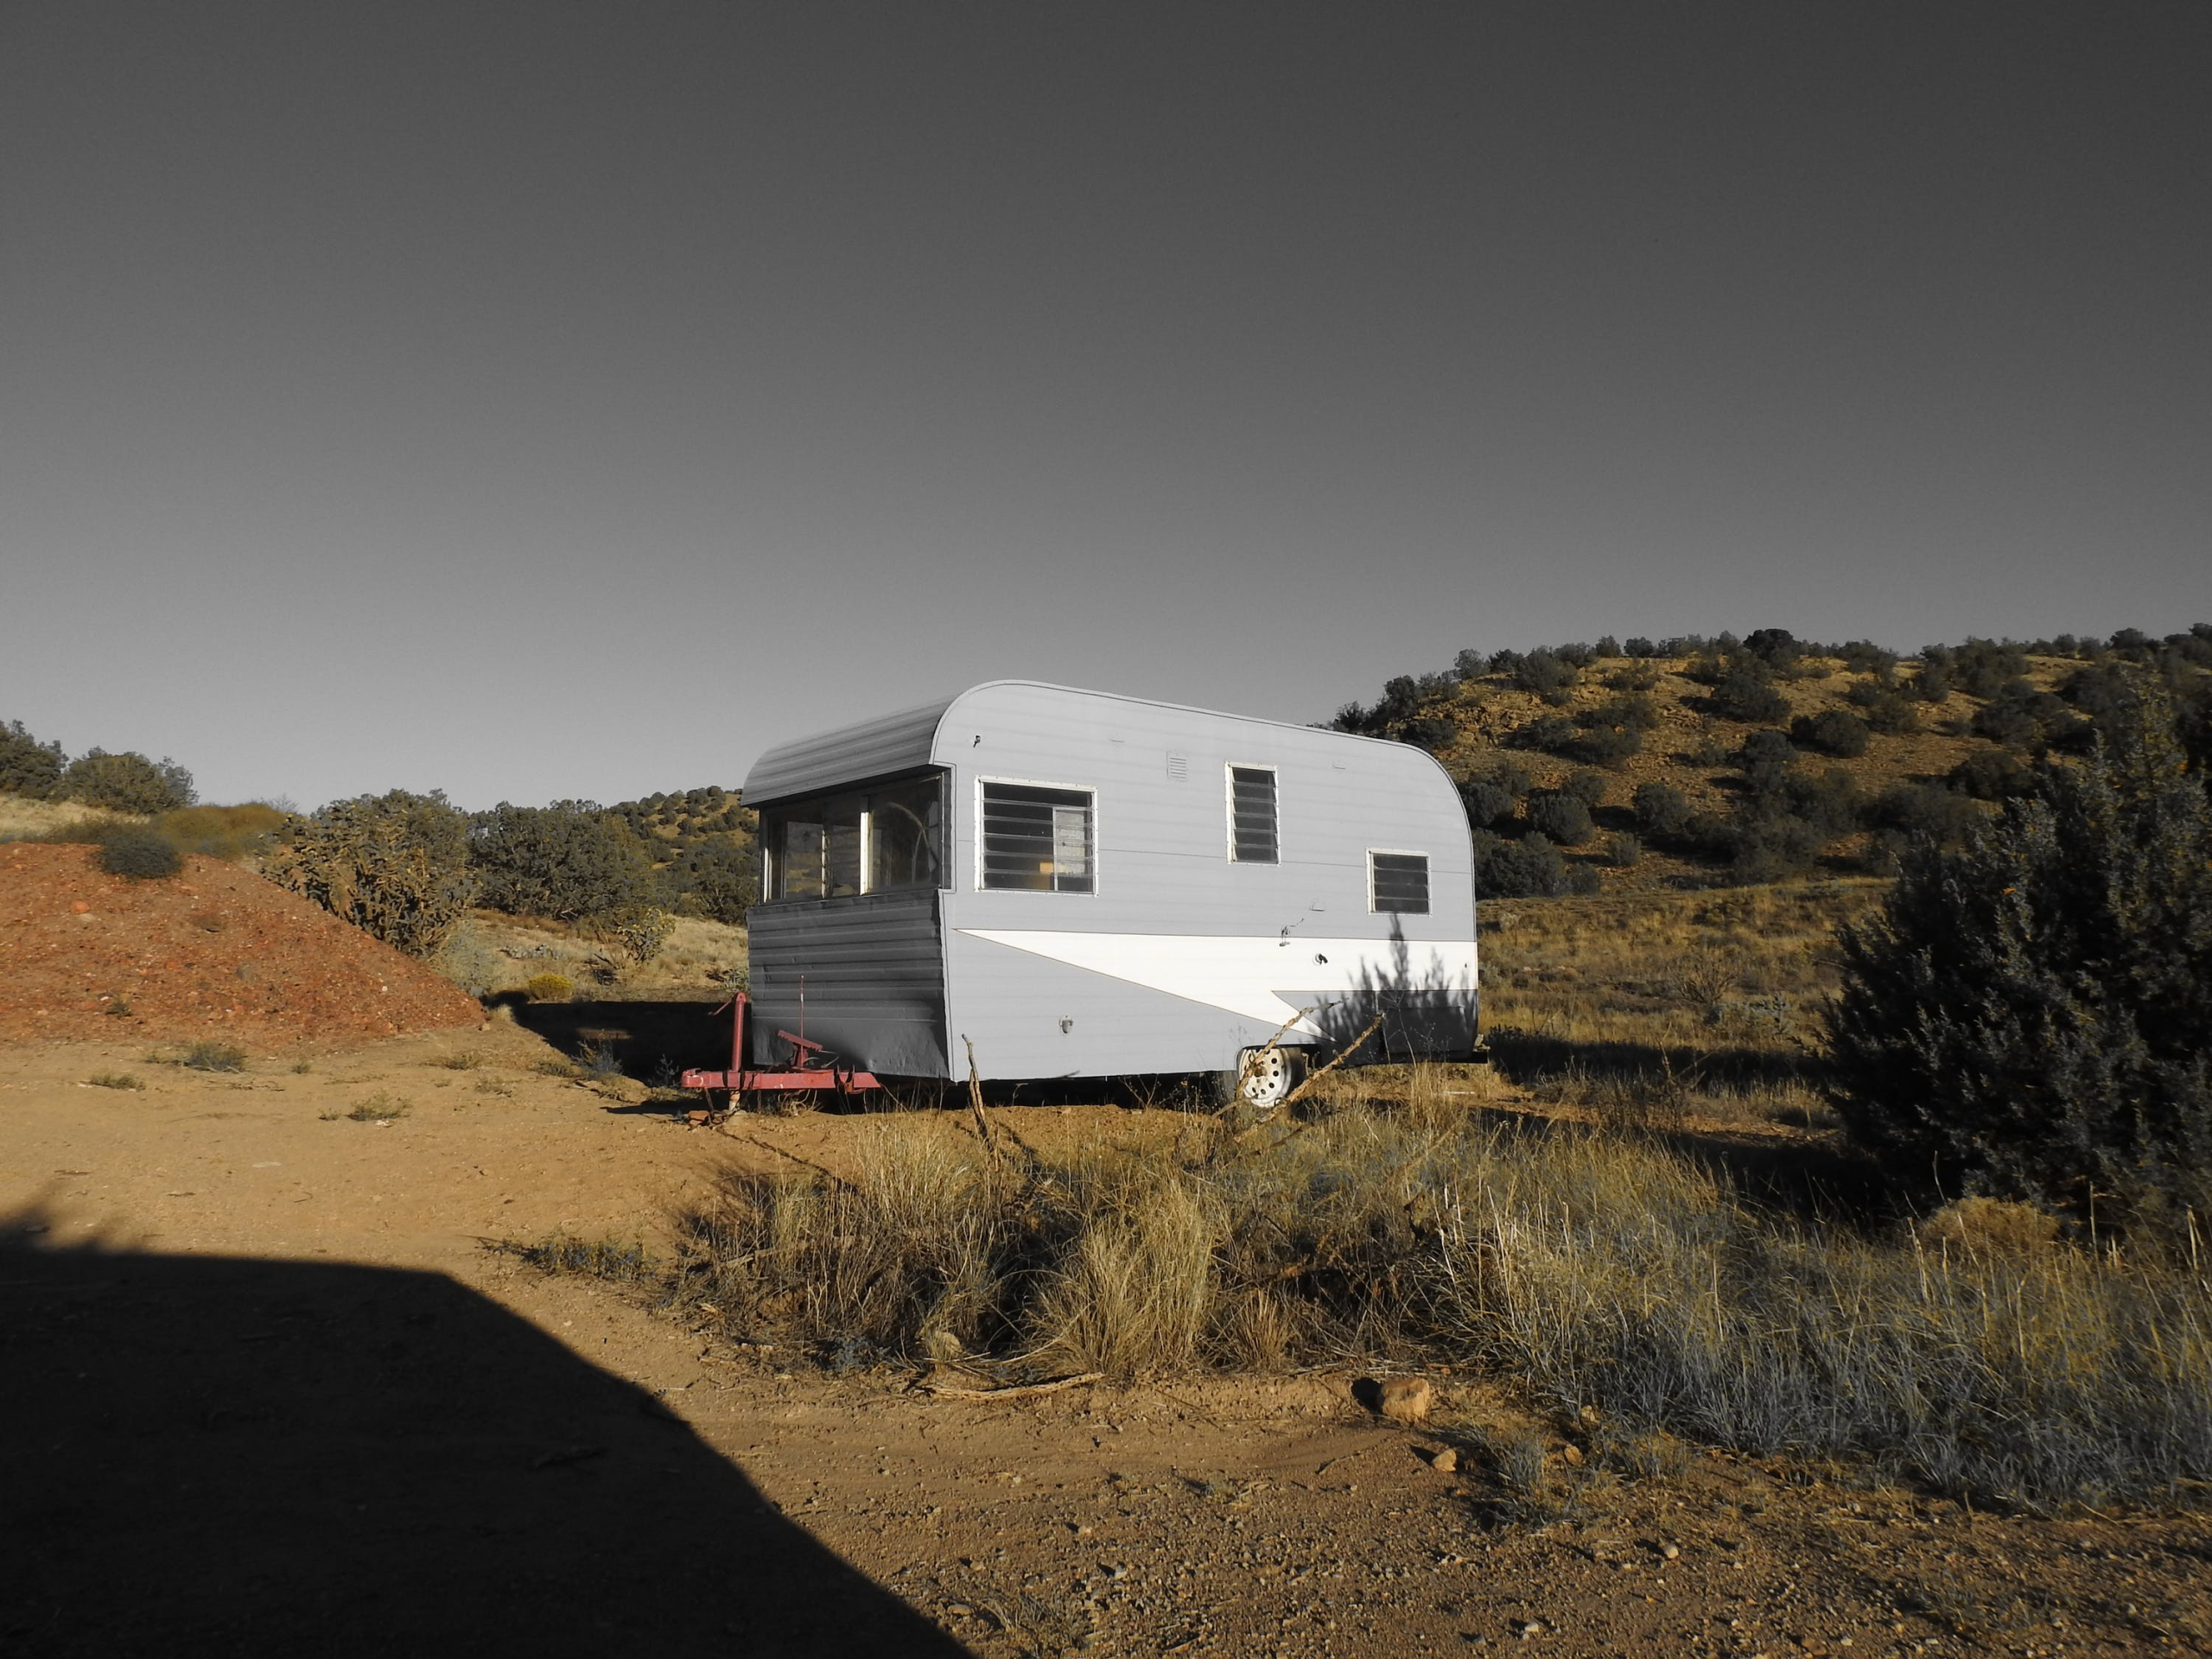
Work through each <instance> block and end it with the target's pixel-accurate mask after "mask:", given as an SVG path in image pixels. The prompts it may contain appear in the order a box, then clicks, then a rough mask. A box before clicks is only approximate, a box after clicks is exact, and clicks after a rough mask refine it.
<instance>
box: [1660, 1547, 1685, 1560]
mask: <svg viewBox="0 0 2212 1659" xmlns="http://www.w3.org/2000/svg"><path fill="white" fill-rule="evenodd" d="M1659 1553H1660V1554H1662V1555H1664V1556H1665V1557H1666V1558H1667V1559H1668V1560H1670V1561H1671V1560H1674V1559H1675V1557H1676V1556H1678V1555H1680V1554H1681V1553H1682V1547H1681V1545H1680V1544H1669V1545H1668V1546H1667V1547H1666V1548H1664V1549H1662V1550H1661V1551H1660V1552H1659Z"/></svg>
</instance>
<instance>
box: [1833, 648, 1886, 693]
mask: <svg viewBox="0 0 2212 1659" xmlns="http://www.w3.org/2000/svg"><path fill="white" fill-rule="evenodd" d="M1835 654H1836V655H1837V656H1838V657H1839V658H1841V659H1842V662H1843V665H1844V667H1845V668H1846V669H1847V670H1849V671H1851V672H1852V673H1853V674H1872V676H1873V677H1874V680H1875V683H1877V684H1879V685H1885V686H1886V685H1888V684H1890V683H1891V682H1892V681H1893V680H1894V679H1895V678H1896V677H1897V652H1894V651H1885V650H1883V649H1882V647H1881V646H1879V645H1876V644H1874V642H1873V641H1872V640H1871V639H1853V640H1849V641H1847V642H1846V643H1845V644H1843V645H1839V646H1837V647H1836V652H1835Z"/></svg>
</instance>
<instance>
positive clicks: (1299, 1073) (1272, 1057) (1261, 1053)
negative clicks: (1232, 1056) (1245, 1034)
mask: <svg viewBox="0 0 2212 1659" xmlns="http://www.w3.org/2000/svg"><path fill="white" fill-rule="evenodd" d="M1305 1075H1306V1056H1305V1054H1304V1053H1303V1052H1301V1051H1300V1050H1298V1049H1295V1048H1248V1049H1245V1050H1243V1052H1240V1053H1239V1054H1238V1055H1237V1057H1236V1066H1235V1067H1234V1068H1233V1069H1232V1070H1230V1071H1224V1072H1221V1073H1220V1074H1219V1075H1218V1080H1217V1083H1216V1084H1215V1094H1216V1095H1217V1097H1218V1098H1219V1100H1220V1102H1221V1103H1222V1104H1223V1105H1224V1106H1233V1105H1236V1104H1237V1103H1239V1102H1240V1101H1241V1102H1242V1103H1243V1104H1245V1105H1247V1106H1256V1107H1258V1108H1259V1109H1261V1110H1262V1111H1266V1110H1269V1109H1273V1108H1274V1107H1277V1106H1280V1105H1281V1104H1282V1103H1283V1102H1284V1101H1285V1100H1286V1099H1287V1098H1288V1096H1289V1095H1290V1091H1291V1090H1294V1089H1295V1088H1297V1087H1298V1085H1299V1083H1300V1080H1302V1079H1303V1078H1304V1077H1305Z"/></svg>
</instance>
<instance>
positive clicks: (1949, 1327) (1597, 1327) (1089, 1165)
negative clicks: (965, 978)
mask: <svg viewBox="0 0 2212 1659" xmlns="http://www.w3.org/2000/svg"><path fill="white" fill-rule="evenodd" d="M1877 899H1878V887H1876V886H1874V884H1871V883H1823V884H1817V885H1815V886H1811V887H1801V888H1774V889H1749V890H1741V891H1737V892H1732V893H1646V894H1641V895H1635V896H1631V897H1618V898H1599V899H1579V900H1578V899H1561V900H1553V901H1535V900H1516V901H1512V902H1510V903H1506V904H1500V905H1497V906H1485V907H1484V921H1485V924H1486V925H1487V933H1486V938H1485V974H1486V979H1485V1000H1486V1007H1485V1012H1486V1014H1489V1015H1490V1017H1491V1021H1492V1024H1491V1042H1492V1044H1493V1046H1495V1047H1496V1048H1497V1052H1498V1056H1499V1063H1498V1064H1497V1065H1496V1066H1494V1067H1490V1068H1484V1067H1471V1066H1436V1065H1418V1066H1411V1067H1381V1068H1372V1069H1369V1070H1364V1071H1338V1072H1332V1073H1330V1074H1328V1075H1327V1076H1325V1077H1319V1078H1317V1079H1316V1080H1315V1081H1314V1083H1313V1086H1312V1088H1311V1090H1310V1091H1309V1093H1308V1095H1307V1096H1306V1099H1305V1100H1304V1101H1302V1102H1301V1103H1300V1108H1299V1109H1296V1110H1294V1111H1290V1112H1278V1113H1275V1114H1274V1115H1272V1116H1267V1115H1256V1114H1255V1113H1253V1112H1252V1111H1251V1109H1249V1108H1244V1107H1236V1108H1232V1109H1227V1110H1224V1111H1223V1112H1221V1113H1219V1114H1214V1115H1198V1114H1193V1115H1189V1116H1177V1117H1175V1118H1173V1120H1172V1124H1173V1127H1172V1128H1171V1130H1170V1131H1169V1132H1168V1133H1166V1134H1165V1135H1163V1134H1161V1133H1160V1120H1159V1118H1158V1117H1157V1116H1154V1115H1152V1114H1146V1115H1144V1116H1142V1117H1140V1118H1137V1119H1135V1120H1134V1122H1135V1124H1138V1125H1141V1126H1143V1127H1142V1128H1131V1129H1130V1130H1129V1131H1128V1132H1127V1133H1126V1134H1124V1135H1115V1136H1108V1137H1103V1138H1097V1139H1093V1140H1091V1141H1083V1142H1078V1143H1076V1144H1073V1145H1071V1146H1070V1147H1065V1148H1063V1149H1059V1150H1055V1151H1053V1152H1052V1153H1050V1154H1042V1153H1039V1152H1034V1151H1033V1150H1031V1148H1029V1147H1027V1145H1025V1144H1024V1143H1023V1142H1022V1141H1020V1139H1019V1138H1017V1137H1015V1136H1014V1133H1013V1131H1014V1126H1015V1124H1016V1123H1017V1122H1018V1121H1019V1120H1018V1115H1016V1114H1014V1113H993V1114H990V1115H989V1116H991V1117H992V1118H993V1119H994V1120H995V1126H994V1128H993V1130H992V1143H991V1144H990V1145H986V1144H985V1143H984V1142H983V1141H980V1140H979V1139H977V1138H976V1135H975V1133H974V1132H973V1131H972V1129H971V1128H969V1127H968V1125H967V1124H966V1122H965V1121H964V1119H963V1118H961V1117H959V1116H956V1115H953V1114H947V1113H920V1112H918V1113H914V1114H911V1115H905V1116H887V1117H881V1118H875V1119H871V1120H869V1121H868V1122H862V1123H859V1124H856V1125H855V1134H856V1135H857V1136H858V1140H859V1144H858V1147H857V1156H856V1158H855V1161H854V1163H853V1165H852V1166H851V1171H852V1173H850V1174H849V1175H838V1174H834V1173H830V1172H829V1171H827V1170H824V1169H820V1168H817V1167H814V1166H803V1167H793V1168H791V1169H789V1170H787V1171H786V1172H785V1173H782V1174H780V1175H776V1176H747V1177H741V1178H737V1179H733V1180H732V1181H731V1182H730V1184H729V1185H728V1186H727V1188H726V1189H725V1190H724V1191H723V1192H721V1194H720V1195H719V1197H718V1198H716V1200H715V1202H713V1203H711V1204H709V1205H704V1206H702V1207H701V1208H699V1209H698V1210H696V1211H693V1212H692V1213H690V1214H689V1215H688V1216H685V1217H682V1218H681V1222H680V1224H679V1228H678V1232H679V1236H680V1238H681V1240H682V1244H681V1247H680V1249H679V1251H678V1254H677V1256H676V1258H675V1259H673V1260H671V1261H669V1262H661V1263H657V1264H654V1267H653V1269H652V1274H651V1275H650V1277H651V1279H652V1282H654V1283H655V1284H657V1285H658V1287H659V1288H658V1294H659V1295H660V1296H661V1298H662V1299H663V1300H664V1303H665V1304H666V1305H667V1306H670V1307H671V1308H673V1309H675V1310H677V1311H680V1312H681V1313H683V1314H684V1315H686V1316H687V1317H690V1318H694V1319H698V1320H699V1321H700V1322H701V1323H702V1324H704V1325H711V1326H715V1327H718V1328H719V1329H720V1330H721V1332H722V1333H723V1334H724V1335H725V1336H727V1337H729V1338H736V1339H741V1340H746V1341H752V1342H756V1343H771V1344H773V1345H774V1346H776V1347H777V1348H778V1349H779V1350H788V1349H789V1348H791V1347H792V1346H797V1347H798V1348H799V1349H801V1350H802V1351H806V1352H808V1353H810V1355H811V1356H812V1357H814V1359H815V1360H816V1362H817V1363H820V1364H822V1365H823V1366H825V1367H827V1368H828V1369H830V1370H849V1369H851V1368H853V1367H855V1366H859V1365H866V1364H876V1363H890V1364H898V1365H922V1364H931V1363H934V1364H939V1365H946V1364H955V1365H960V1366H963V1367H966V1368H969V1369H970V1370H976V1371H979V1372H982V1373H984V1374H986V1375H988V1376H991V1377H993V1378H995V1379H996V1380H1001V1381H1005V1382H1021V1381H1028V1380H1034V1379H1038V1378H1042V1377H1047V1376H1059V1375H1065V1374H1070V1373H1077V1372H1092V1371H1096V1372H1103V1373H1104V1374H1106V1375H1107V1376H1112V1377H1116V1378H1122V1379H1128V1378H1134V1377H1137V1376H1145V1375H1148V1374H1173V1373H1176V1372H1181V1371H1191V1370H1203V1369H1206V1368H1222V1369H1234V1370H1277V1369H1283V1368H1288V1367H1294V1366H1304V1365H1317V1364H1344V1363H1361V1364H1369V1363H1387V1364H1394V1365H1398V1366H1408V1367H1415V1366H1423V1365H1433V1364H1449V1365H1451V1366H1452V1367H1453V1368H1455V1369H1459V1368H1471V1369H1473V1370H1478V1371H1480V1372H1483V1373H1484V1374H1487V1375H1491V1376H1501V1377H1504V1378H1507V1379H1510V1380H1511V1381H1513V1382H1514V1383H1516V1384H1517V1385H1518V1387H1519V1388H1520V1389H1521V1390H1522V1393H1523V1394H1524V1395H1525V1396H1526V1398H1527V1399H1528V1401H1529V1403H1530V1404H1531V1405H1533V1406H1535V1407H1537V1408H1540V1409H1542V1410H1545V1411H1548V1412H1549V1413H1551V1414H1554V1416H1555V1419H1556V1421H1558V1422H1559V1423H1560V1425H1562V1426H1564V1427H1566V1428H1567V1430H1568V1432H1570V1433H1573V1434H1575V1435H1577V1436H1578V1437H1580V1439H1581V1440H1584V1441H1586V1443H1587V1446H1588V1449H1589V1451H1590V1452H1591V1454H1592V1456H1593V1457H1594V1458H1596V1459H1597V1465H1596V1466H1599V1467H1600V1468H1601V1469H1610V1468H1613V1467H1615V1466H1618V1467H1619V1468H1621V1469H1623V1470H1627V1471H1630V1472H1636V1471H1643V1472H1649V1471H1650V1469H1652V1468H1656V1467H1657V1466H1658V1465H1661V1464H1664V1463H1665V1462H1667V1460H1668V1459H1676V1460H1679V1459H1680V1457H1681V1449H1680V1446H1679V1444H1678V1439H1677V1437H1679V1439H1687V1440H1697V1441H1702V1442H1706V1443H1708V1444H1717V1445H1721V1446H1732V1447H1735V1448H1738V1449H1741V1450H1744V1451H1747V1452H1756V1453H1759V1454H1775V1453H1789V1454H1795V1455H1798V1456H1802V1457H1805V1458H1808V1459H1856V1460H1859V1461H1862V1462H1864V1463H1865V1464H1866V1465H1871V1466H1872V1468H1874V1469H1875V1470H1876V1471H1878V1472H1879V1473H1881V1474H1882V1475H1884V1476H1885V1477H1888V1478H1906V1479H1910V1480H1913V1481H1916V1482H1918V1483H1921V1484H1924V1485H1926V1486H1929V1487H1932V1488H1935V1489H1936V1490H1940V1491H1944V1492H1946V1493H1950V1494H1954V1495H1967V1496H1971V1497H1973V1498H1974V1499H1975V1501H1977V1502H1985V1503H1986V1502H1999V1503H2013V1504H2018V1505H2023V1506H2031V1507H2032V1506H2049V1505H2052V1504H2058V1503H2082V1502H2087V1503H2098V1502H2102V1501H2106V1500H2108V1499H2110V1500H2126V1501H2132V1502H2138V1503H2196V1502H2199V1501H2200V1500H2201V1498H2202V1495H2203V1494H2204V1493H2205V1492H2206V1491H2212V1274H2208V1271H2207V1265H2206V1263H2205V1262H2202V1260H2200V1259H2199V1257H2198V1255H2197V1254H2196V1252H2195V1251H2193V1250H2192V1251H2191V1252H2190V1255H2189V1257H2188V1259H2187V1260H2185V1261H2182V1262H2172V1261H2165V1260H2155V1259H2148V1258H2145V1259H2140V1260H2138V1259H2133V1258H2130V1257H2128V1256H2126V1255H2120V1254H2117V1253H2115V1252H2113V1250H2112V1249H2110V1248H2109V1247H2107V1248H2106V1249H2103V1250H2101V1251H2099V1250H2095V1249H2082V1248H2079V1247H2077V1246H2075V1245H2071V1244H2068V1243H2062V1242H2059V1241H2058V1240H2057V1239H2056V1237H2055V1236H2054V1230H2053V1229H2052V1228H2051V1227H2050V1225H2049V1224H2048V1223H2047V1222H2045V1221H2044V1220H2043V1219H2042V1218H2041V1217H2036V1216H2034V1215H2032V1214H2030V1213H2014V1211H2012V1209H2011V1208H2008V1207H2005V1206H1989V1205H1959V1206H1954V1207H1953V1208H1952V1209H1951V1210H1948V1211H1945V1212H1943V1213H1942V1214H1939V1215H1938V1216H1936V1217H1930V1218H1928V1219H1926V1220H1924V1221H1921V1222H1919V1223H1917V1224H1916V1223H1915V1222H1914V1221H1913V1220H1912V1219H1911V1218H1910V1217H1904V1218H1896V1219H1889V1220H1879V1221H1877V1220H1872V1219H1868V1218H1866V1217H1864V1216H1862V1217H1859V1218H1857V1219H1837V1218H1836V1217H1835V1216H1834V1213H1833V1211H1834V1194H1833V1189H1829V1190H1827V1192H1826V1196H1825V1197H1822V1196H1821V1189H1818V1188H1817V1187H1816V1185H1815V1183H1814V1182H1812V1181H1811V1180H1810V1179H1809V1178H1808V1170H1807V1160H1808V1158H1810V1157H1812V1156H1813V1155H1814V1154H1819V1155H1821V1156H1824V1157H1827V1158H1828V1159H1829V1160H1831V1162H1832V1165H1833V1167H1832V1169H1831V1172H1830V1173H1834V1168H1840V1167H1841V1166H1840V1164H1838V1163H1835V1162H1834V1160H1835V1159H1836V1156H1837V1154H1836V1149H1835V1147H1834V1144H1833V1141H1834V1137H1833V1135H1830V1134H1829V1133H1827V1122H1826V1118H1825V1112H1824V1109H1823V1107H1822V1106H1821V1101H1820V1097H1819V1095H1818V1093H1817V1090H1816V1086H1815V1085H1816V1084H1817V1080H1818V1076H1819V1071H1820V1065H1821V1060H1820V1057H1819V1055H1818V1053H1817V1052H1815V1047H1814V1043H1813V1029H1814V1027H1813V1024H1812V1015H1813V1010H1814V1008H1815V1006H1816V1005H1817V1002H1818V1001H1819V999H1820V998H1821V996H1822V995H1825V993H1826V991H1827V988H1828V986H1829V985H1830V984H1831V983H1832V982H1833V981H1832V975H1833V971H1834V969H1833V965H1832V963H1831V962H1830V960H1829V957H1828V955H1827V940H1828V939H1829V938H1830V937H1831V930H1832V929H1833V926H1834V923H1835V922H1836V921H1837V920H1838V919H1839V918H1843V917H1847V916H1851V915H1855V914H1857V913H1859V912H1862V911H1863V910H1864V909H1865V908H1866V907H1867V906H1870V905H1871V904H1872V903H1873V902H1875V901H1876V900H1877ZM1743 1129H1758V1130H1759V1131H1760V1132H1761V1135H1762V1137H1763V1138H1761V1139H1760V1140H1759V1141H1758V1142H1757V1143H1756V1145H1757V1146H1758V1147H1765V1148H1769V1149H1770V1150H1769V1151H1766V1152H1759V1153H1750V1152H1740V1151H1726V1150H1725V1149H1726V1148H1727V1147H1737V1148H1741V1147H1745V1146H1746V1145H1748V1144H1751V1143H1747V1142H1745V1140H1744V1137H1743V1136H1742V1135H1740V1134H1736V1135H1725V1134H1724V1135H1715V1134H1714V1133H1713V1131H1716V1130H1726V1131H1738V1130H1743ZM1716 1148H1719V1149H1722V1150H1716ZM1774 1148H1779V1149H1780V1155H1781V1156H1782V1158H1783V1161H1784V1162H1785V1163H1788V1164H1789V1168H1790V1170H1791V1171H1793V1172H1794V1173H1793V1174H1792V1176H1791V1178H1790V1180H1789V1181H1777V1180H1775V1179H1773V1174H1774V1171H1773V1170H1772V1169H1771V1168H1769V1169H1767V1171H1766V1173H1765V1174H1764V1175H1763V1176H1760V1177H1758V1178H1757V1179H1755V1178H1754V1176H1753V1175H1752V1174H1751V1173H1737V1172H1738V1171H1746V1172H1748V1171H1752V1170H1755V1169H1757V1168H1758V1167H1760V1166H1761V1162H1762V1160H1764V1162H1766V1163H1769V1164H1770V1163H1771V1162H1772V1160H1773V1159H1774V1157H1775V1155H1776V1154H1775V1152H1774V1151H1773V1150H1772V1149H1774ZM1731 1159H1734V1160H1735V1163H1734V1164H1733V1165H1732V1164H1731V1162H1730V1161H1729V1160H1731ZM1862 1175H1863V1172H1862ZM1793 1182H1794V1185H1793V1184H1792V1183H1793ZM1808 1192H1813V1193H1814V1194H1815V1198H1818V1199H1819V1201H1818V1202H1808V1201H1807V1198H1806V1195H1807V1193H1808ZM1776 1193H1780V1194H1783V1195H1784V1196H1785V1197H1787V1198H1788V1199H1789V1202H1787V1203H1784V1202H1782V1201H1780V1200H1778V1199H1776V1198H1772V1197H1771V1196H1770V1195H1772V1194H1776ZM555 1254H556V1255H557V1254H558V1252H557V1251H556V1252H555ZM1592 1424H1595V1425H1597V1426H1598V1427H1591V1426H1592ZM1509 1450H1510V1448H1509ZM1501 1456H1503V1453H1501Z"/></svg>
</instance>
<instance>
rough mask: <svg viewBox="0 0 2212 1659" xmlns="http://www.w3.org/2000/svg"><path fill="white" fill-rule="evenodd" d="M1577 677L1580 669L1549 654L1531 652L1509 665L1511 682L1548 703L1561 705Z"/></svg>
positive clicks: (1579, 674) (1555, 654) (1577, 680)
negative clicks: (1511, 669)
mask: <svg viewBox="0 0 2212 1659" xmlns="http://www.w3.org/2000/svg"><path fill="white" fill-rule="evenodd" d="M1581 678H1582V671H1581V670H1580V669H1579V668H1577V667H1576V666H1574V664H1572V663H1569V662H1566V661H1564V660H1562V659H1561V658H1560V656H1559V655H1558V654H1557V653H1556V652H1549V651H1532V652H1529V654H1528V655H1527V656H1526V657H1523V658H1521V659H1520V661H1519V662H1517V663H1516V664H1514V666H1513V683H1514V684H1515V685H1516V686H1518V687H1519V688H1520V689H1521V690H1523V691H1533V692H1535V694H1536V695H1537V696H1540V697H1541V698H1542V699H1543V700H1544V701H1545V702H1549V703H1554V704H1557V703H1564V702H1566V701H1567V693H1568V692H1569V691H1571V690H1573V689H1574V687H1575V685H1576V684H1577V683H1579V682H1580V680H1581Z"/></svg>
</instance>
